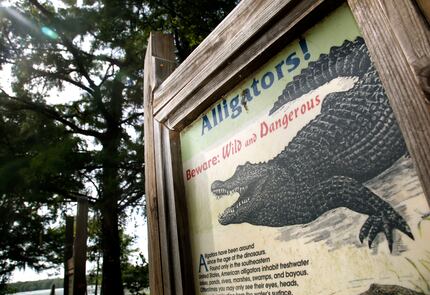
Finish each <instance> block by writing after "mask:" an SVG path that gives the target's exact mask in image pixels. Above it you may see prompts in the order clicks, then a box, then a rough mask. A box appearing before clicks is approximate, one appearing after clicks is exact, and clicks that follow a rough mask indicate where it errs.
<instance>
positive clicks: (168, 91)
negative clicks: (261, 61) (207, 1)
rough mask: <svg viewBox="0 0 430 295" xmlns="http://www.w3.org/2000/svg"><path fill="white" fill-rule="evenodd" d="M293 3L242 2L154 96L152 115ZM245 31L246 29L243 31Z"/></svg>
mask: <svg viewBox="0 0 430 295" xmlns="http://www.w3.org/2000/svg"><path fill="white" fill-rule="evenodd" d="M293 2H295V3H297V2H299V1H296V0H294V1H293V0H271V1H253V0H243V1H241V2H240V3H239V5H238V6H237V7H236V8H235V9H234V10H233V11H232V12H231V13H230V14H229V15H228V16H227V17H226V18H225V20H224V21H223V22H221V23H220V24H219V25H218V27H216V28H215V30H214V31H213V32H212V33H211V34H210V35H209V36H208V37H207V38H206V39H205V40H204V41H203V42H202V43H201V44H200V45H199V46H198V47H197V48H196V49H195V50H194V51H193V52H192V53H191V54H190V56H189V57H188V58H187V59H186V60H185V61H184V62H183V63H182V64H181V65H180V66H179V67H178V68H177V69H176V71H175V72H174V73H173V74H172V75H171V76H170V77H169V78H168V79H166V81H165V82H164V83H163V84H162V85H161V86H160V88H159V89H158V90H157V92H156V93H155V100H154V110H155V114H156V113H158V111H160V109H162V108H163V107H164V106H165V105H166V104H167V103H169V102H170V101H171V100H172V98H173V97H175V96H176V94H177V93H178V92H179V91H181V90H183V89H184V91H187V92H189V93H192V92H193V91H194V89H195V88H196V86H198V85H201V84H202V83H204V81H205V80H206V79H207V77H208V76H210V75H211V74H212V72H213V71H214V70H216V69H219V68H221V67H223V66H225V64H226V61H227V60H229V59H230V58H231V57H232V56H234V55H237V54H238V53H240V52H242V50H243V47H244V45H245V43H246V42H247V41H249V40H250V39H251V38H252V37H253V36H255V35H257V34H258V33H259V32H260V31H261V30H262V29H263V28H264V27H266V26H267V25H268V22H270V21H271V20H272V19H274V18H275V16H277V15H278V14H280V13H281V12H282V11H283V10H284V9H285V8H288V7H289V6H290V5H291V4H292V3H293ZM244 28H246V29H244Z"/></svg>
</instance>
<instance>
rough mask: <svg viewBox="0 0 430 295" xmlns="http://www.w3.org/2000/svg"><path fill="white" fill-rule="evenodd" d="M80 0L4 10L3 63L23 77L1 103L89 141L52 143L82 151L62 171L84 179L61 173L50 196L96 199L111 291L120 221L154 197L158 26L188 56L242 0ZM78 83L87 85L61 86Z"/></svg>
mask: <svg viewBox="0 0 430 295" xmlns="http://www.w3.org/2000/svg"><path fill="white" fill-rule="evenodd" d="M57 2H60V1H57ZM76 2H77V1H76V0H75V1H74V0H63V1H61V5H60V6H57V7H54V6H53V5H52V3H51V2H50V1H48V0H29V1H24V0H19V1H15V2H14V7H13V8H7V9H6V8H3V9H2V12H1V13H2V15H3V17H2V19H1V20H0V22H1V31H0V40H1V43H0V44H1V45H0V65H2V64H10V65H12V69H13V76H14V79H13V83H12V90H11V91H6V90H5V89H1V91H0V106H2V107H3V108H4V109H7V110H8V111H9V112H11V113H13V114H16V115H19V114H22V113H23V112H25V113H28V112H30V113H34V114H37V115H38V116H43V118H44V119H46V120H47V121H49V122H50V125H52V126H55V127H56V128H59V129H61V130H62V132H64V133H65V134H66V135H68V138H69V139H68V140H71V141H72V142H73V140H74V144H75V145H79V148H80V150H79V151H78V152H77V151H76V150H73V148H72V147H71V146H70V145H67V144H68V143H67V142H66V143H64V144H63V142H61V141H59V144H56V145H54V146H53V147H52V150H51V152H52V153H53V154H57V149H63V150H64V151H68V152H71V153H70V155H73V157H75V156H76V157H77V158H76V160H75V158H71V159H70V161H68V163H69V164H70V167H64V166H61V165H62V164H61V163H60V164H59V165H60V168H59V169H58V170H56V171H53V172H57V174H56V175H57V176H59V177H60V176H63V175H65V174H63V172H62V169H63V168H64V169H66V170H67V169H71V170H72V171H70V175H72V176H73V178H72V179H73V180H75V183H73V185H71V184H70V186H69V184H68V185H66V186H65V187H63V188H61V186H59V185H58V184H61V183H57V184H55V177H53V178H52V179H47V180H46V182H44V185H45V186H47V187H48V188H49V189H46V190H45V192H46V194H48V195H46V194H44V195H43V198H42V197H41V199H43V200H44V202H45V203H46V204H49V205H52V204H51V203H50V202H48V201H47V200H50V198H51V196H55V198H54V199H55V200H56V201H58V202H61V201H65V200H68V199H71V198H74V197H75V198H76V197H85V198H88V199H91V200H92V204H93V208H94V210H96V211H98V212H99V214H100V217H101V245H102V249H103V267H102V274H103V275H102V276H103V280H102V292H103V294H105V295H108V294H115V295H116V294H123V290H122V280H121V267H120V254H121V250H120V237H119V233H120V230H119V229H120V219H121V216H122V214H124V212H125V211H124V210H125V209H127V208H128V207H131V206H137V205H138V204H142V203H143V196H144V163H143V143H144V142H143V134H142V131H143V128H142V126H143V112H142V92H143V90H142V88H143V85H142V83H143V64H144V62H143V58H144V55H145V54H144V53H145V46H146V40H147V38H148V36H149V32H150V31H151V30H162V31H165V32H171V33H173V35H174V37H175V41H176V45H177V48H178V59H179V60H182V59H183V58H185V57H186V55H187V54H188V53H190V52H191V50H192V49H193V48H194V47H196V46H197V45H198V43H199V42H200V41H201V40H202V39H203V38H204V37H205V36H206V35H207V34H208V33H209V32H210V31H211V30H212V29H213V28H214V26H215V25H216V24H217V23H218V22H219V21H221V20H222V18H224V16H225V15H226V14H227V13H228V12H229V11H230V10H231V9H232V8H233V7H234V6H235V4H236V2H237V1H233V0H230V1H228V0H202V1H190V0H177V1H173V0H160V1H155V0H148V1H138V0H83V1H82V6H80V7H77V6H76ZM66 86H68V88H65V87H66ZM70 87H74V88H76V89H77V90H79V93H78V94H77V95H75V96H73V97H71V95H72V93H71V92H70V91H68V92H61V90H64V89H70ZM52 90H56V91H60V93H61V94H60V96H61V101H62V103H55V104H54V103H48V102H47V100H48V99H49V97H50V95H52ZM38 128H41V130H48V129H47V127H45V126H38ZM52 136H53V137H52V138H53V139H55V140H56V141H58V137H56V136H58V135H57V134H53V135H52ZM48 154H49V153H48ZM48 158H49V157H48ZM42 160H43V161H45V160H46V159H42ZM42 163H43V162H42ZM54 170H55V169H54ZM68 175H69V174H68ZM51 181H52V182H53V183H51ZM84 184H86V185H84ZM88 184H91V188H90V187H89V186H88ZM23 190H27V192H29V191H30V190H31V186H29V187H23ZM49 193H50V194H51V196H49ZM29 194H30V193H26V194H25V195H26V196H28V195H29ZM58 202H56V203H55V204H59V203H58Z"/></svg>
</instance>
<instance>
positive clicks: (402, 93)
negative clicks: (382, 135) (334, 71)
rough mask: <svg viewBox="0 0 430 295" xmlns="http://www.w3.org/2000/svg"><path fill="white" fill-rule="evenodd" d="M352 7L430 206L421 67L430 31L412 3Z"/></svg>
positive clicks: (427, 111)
mask: <svg viewBox="0 0 430 295" xmlns="http://www.w3.org/2000/svg"><path fill="white" fill-rule="evenodd" d="M348 3H349V5H350V7H351V9H352V11H353V14H354V16H355V18H356V20H357V22H358V24H359V26H360V28H361V30H362V32H363V35H364V37H365V40H366V44H367V46H368V48H369V52H370V54H371V56H372V58H373V61H374V63H375V66H376V68H377V70H378V73H379V75H380V77H381V81H382V83H383V85H384V87H385V90H386V92H387V95H388V97H389V99H390V103H391V105H392V108H393V111H394V113H395V115H396V118H397V120H398V122H399V125H400V128H401V130H402V132H403V135H404V137H405V140H406V143H407V146H408V149H409V151H410V153H411V155H412V158H413V159H414V163H415V166H416V168H417V170H418V174H419V176H420V179H421V183H422V185H423V188H424V192H425V194H426V196H427V200H428V201H429V202H430V181H429V180H430V153H429V146H430V128H428V127H429V126H430V105H429V104H428V103H427V99H426V96H425V93H424V90H423V88H422V86H421V85H420V82H419V81H420V78H419V77H418V76H417V68H419V67H417V63H419V62H422V61H423V60H426V59H428V58H429V49H430V42H429V37H428V36H429V32H428V27H426V24H424V21H423V19H422V17H421V16H420V15H419V14H418V12H417V10H416V9H414V6H413V5H414V4H413V2H412V1H411V0H404V1H395V2H394V1H391V0H348ZM411 42H414V43H411ZM408 43H410V44H408ZM421 67H422V65H421Z"/></svg>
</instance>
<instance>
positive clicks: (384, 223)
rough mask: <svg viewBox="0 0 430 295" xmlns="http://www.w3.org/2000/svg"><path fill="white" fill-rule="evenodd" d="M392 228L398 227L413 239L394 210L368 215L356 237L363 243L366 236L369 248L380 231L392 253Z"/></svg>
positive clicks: (403, 221)
mask: <svg viewBox="0 0 430 295" xmlns="http://www.w3.org/2000/svg"><path fill="white" fill-rule="evenodd" d="M394 229H398V230H400V231H401V232H403V233H404V234H406V235H407V236H408V237H410V238H411V239H414V236H413V235H412V233H411V230H410V228H409V226H408V225H407V223H406V222H405V220H404V219H403V218H402V217H401V216H400V215H399V214H397V213H396V212H395V211H394V210H390V211H388V212H383V213H381V215H372V216H369V218H368V219H367V220H366V222H365V223H364V224H363V226H362V227H361V230H360V234H359V237H358V238H359V240H360V242H361V243H363V241H364V239H365V238H366V237H367V239H368V245H369V248H371V247H372V244H373V241H374V240H375V238H376V236H377V235H378V234H379V233H381V232H382V233H384V235H385V237H386V239H387V243H388V248H389V250H390V253H392V252H393V243H394V240H393V231H394Z"/></svg>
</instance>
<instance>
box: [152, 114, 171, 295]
mask: <svg viewBox="0 0 430 295" xmlns="http://www.w3.org/2000/svg"><path fill="white" fill-rule="evenodd" d="M153 124H154V154H155V178H156V182H157V193H156V198H157V205H158V208H157V209H158V230H159V239H160V254H161V261H160V262H161V269H162V275H163V291H164V293H163V294H165V295H169V294H175V292H173V290H172V289H173V286H174V282H173V279H174V276H173V271H172V270H173V268H172V265H171V261H172V252H171V251H170V250H171V238H170V236H169V235H170V230H171V229H170V228H169V224H168V222H169V219H170V218H171V217H170V216H169V212H168V204H167V203H166V194H167V192H166V189H167V188H166V186H165V182H166V180H165V172H164V170H165V166H168V165H169V163H167V162H165V161H164V158H163V149H164V147H163V134H162V132H163V126H162V125H161V124H160V123H159V122H157V121H155V120H154V122H153Z"/></svg>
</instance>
